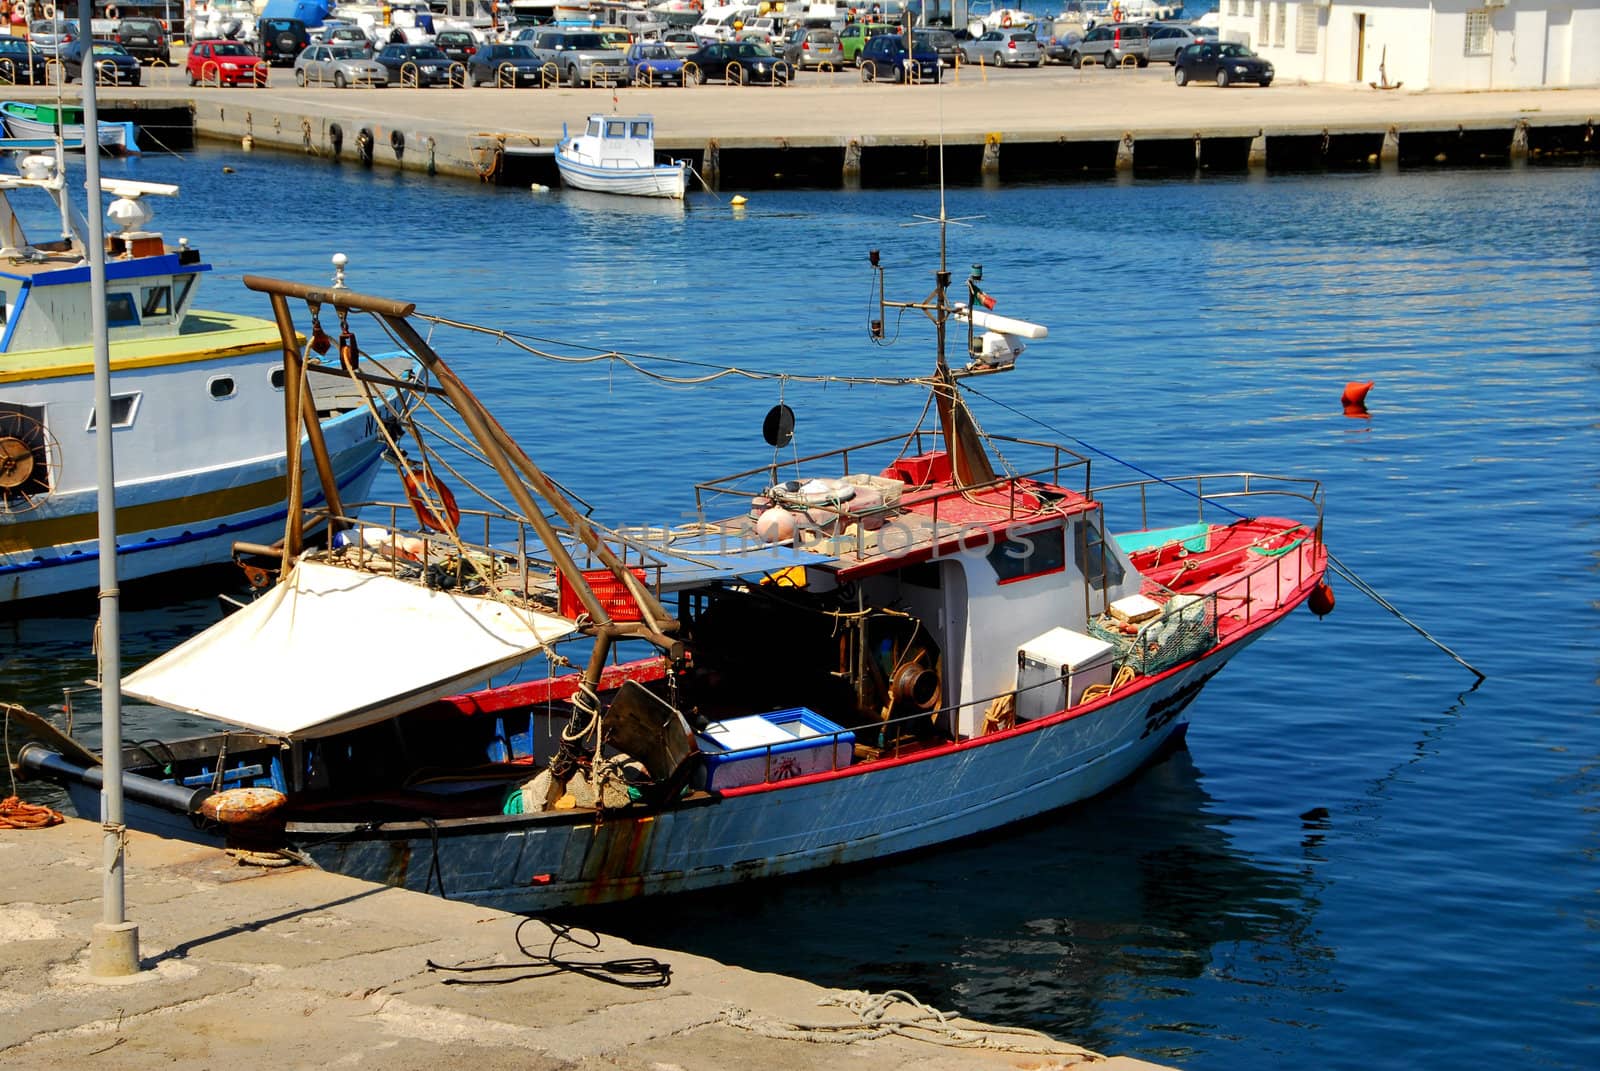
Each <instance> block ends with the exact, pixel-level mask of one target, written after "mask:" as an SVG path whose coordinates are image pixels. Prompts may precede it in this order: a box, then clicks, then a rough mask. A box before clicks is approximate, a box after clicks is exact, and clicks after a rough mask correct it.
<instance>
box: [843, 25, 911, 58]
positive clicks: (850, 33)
mask: <svg viewBox="0 0 1600 1071" xmlns="http://www.w3.org/2000/svg"><path fill="white" fill-rule="evenodd" d="M898 29H899V27H898V26H890V25H889V24H888V23H886V22H852V23H849V24H847V25H846V26H845V28H844V29H842V30H840V31H839V48H840V50H841V51H842V52H843V53H844V61H845V62H846V63H854V62H856V59H857V58H858V57H859V56H860V55H861V50H862V49H863V48H866V47H867V42H868V41H870V40H872V39H873V38H874V37H877V36H878V35H879V34H881V33H894V32H895V31H897V30H898Z"/></svg>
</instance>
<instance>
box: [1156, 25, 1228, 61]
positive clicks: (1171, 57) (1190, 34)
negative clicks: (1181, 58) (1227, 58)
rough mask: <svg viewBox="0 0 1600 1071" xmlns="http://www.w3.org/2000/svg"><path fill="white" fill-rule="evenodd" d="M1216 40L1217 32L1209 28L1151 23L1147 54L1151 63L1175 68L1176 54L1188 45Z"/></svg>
mask: <svg viewBox="0 0 1600 1071" xmlns="http://www.w3.org/2000/svg"><path fill="white" fill-rule="evenodd" d="M1216 39H1217V31H1216V30H1214V29H1212V28H1211V27H1209V26H1207V27H1200V26H1189V25H1187V24H1183V23H1171V22H1152V23H1150V49H1149V52H1148V57H1149V61H1150V62H1151V63H1170V64H1172V65H1173V66H1177V63H1178V53H1179V52H1182V51H1183V50H1184V49H1185V48H1187V47H1189V46H1190V45H1198V44H1200V43H1201V42H1202V41H1206V40H1210V41H1215V40H1216Z"/></svg>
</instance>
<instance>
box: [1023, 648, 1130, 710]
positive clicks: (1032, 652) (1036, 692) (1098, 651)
mask: <svg viewBox="0 0 1600 1071" xmlns="http://www.w3.org/2000/svg"><path fill="white" fill-rule="evenodd" d="M1115 665H1116V662H1115V652H1114V651H1113V650H1112V648H1111V645H1110V644H1109V643H1106V642H1105V641H1104V640H1097V639H1095V638H1094V637H1093V636H1085V635H1084V634H1083V633H1081V632H1074V631H1073V630H1072V629H1070V628H1053V629H1051V630H1050V631H1049V632H1046V633H1044V634H1043V635H1040V636H1035V637H1034V638H1033V639H1031V640H1028V641H1027V642H1026V643H1024V644H1023V645H1022V646H1020V647H1018V648H1017V718H1018V720H1021V721H1028V720H1030V719H1033V718H1042V717H1045V716H1046V715H1049V714H1054V713H1056V712H1057V711H1059V710H1066V709H1069V708H1071V707H1073V706H1075V705H1077V703H1078V701H1079V700H1080V699H1081V698H1082V697H1083V690H1084V689H1085V688H1087V687H1089V685H1091V684H1110V683H1111V674H1112V672H1113V670H1114V668H1115ZM1052 681H1060V682H1061V685H1062V687H1059V688H1056V687H1051V686H1050V682H1052Z"/></svg>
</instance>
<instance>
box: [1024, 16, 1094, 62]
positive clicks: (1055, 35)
mask: <svg viewBox="0 0 1600 1071" xmlns="http://www.w3.org/2000/svg"><path fill="white" fill-rule="evenodd" d="M1024 28H1025V29H1027V30H1030V31H1032V33H1033V36H1034V39H1035V40H1036V41H1038V42H1039V48H1040V49H1042V50H1043V52H1044V61H1045V62H1046V63H1065V62H1067V58H1068V57H1069V56H1071V55H1072V45H1073V43H1074V42H1076V41H1077V40H1078V39H1079V38H1080V37H1082V36H1083V32H1082V30H1083V24H1082V23H1081V22H1078V21H1073V22H1068V21H1067V20H1066V19H1038V20H1036V21H1034V22H1030V23H1028V25H1027V26H1026V27H1024Z"/></svg>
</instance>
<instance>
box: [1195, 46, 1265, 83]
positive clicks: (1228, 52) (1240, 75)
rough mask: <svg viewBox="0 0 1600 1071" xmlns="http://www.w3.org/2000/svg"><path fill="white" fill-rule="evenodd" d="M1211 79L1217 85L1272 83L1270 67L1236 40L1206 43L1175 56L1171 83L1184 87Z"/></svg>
mask: <svg viewBox="0 0 1600 1071" xmlns="http://www.w3.org/2000/svg"><path fill="white" fill-rule="evenodd" d="M1212 78H1214V79H1216V82H1217V85H1219V86H1230V85H1232V84H1233V83H1235V82H1254V83H1256V85H1258V86H1262V87H1266V86H1270V85H1271V84H1272V64H1270V63H1268V62H1267V61H1266V60H1264V59H1262V58H1261V57H1260V56H1258V55H1256V54H1255V53H1254V52H1251V51H1250V47H1249V46H1248V45H1241V44H1239V43H1238V42H1237V41H1206V42H1203V43H1201V44H1198V45H1190V46H1189V47H1188V48H1186V49H1184V50H1183V51H1182V52H1179V53H1178V59H1177V62H1176V63H1174V64H1173V68H1172V80H1173V81H1174V82H1177V83H1178V84H1179V85H1180V86H1186V85H1188V84H1189V83H1190V82H1196V81H1200V80H1202V79H1212Z"/></svg>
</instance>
